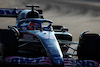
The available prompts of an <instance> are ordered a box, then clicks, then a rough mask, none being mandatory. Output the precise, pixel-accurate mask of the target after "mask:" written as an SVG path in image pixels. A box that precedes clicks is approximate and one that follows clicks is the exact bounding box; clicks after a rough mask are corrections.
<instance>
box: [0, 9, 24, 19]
mask: <svg viewBox="0 0 100 67" xmlns="http://www.w3.org/2000/svg"><path fill="white" fill-rule="evenodd" d="M16 11H17V13H16ZM22 11H23V9H16V10H15V9H9V8H0V17H16V16H17V14H19V13H20V12H22Z"/></svg>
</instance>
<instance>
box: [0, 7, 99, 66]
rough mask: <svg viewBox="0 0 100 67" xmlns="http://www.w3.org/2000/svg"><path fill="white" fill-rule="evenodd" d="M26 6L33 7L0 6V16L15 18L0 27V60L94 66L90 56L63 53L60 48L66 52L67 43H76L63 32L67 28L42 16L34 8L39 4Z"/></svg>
mask: <svg viewBox="0 0 100 67" xmlns="http://www.w3.org/2000/svg"><path fill="white" fill-rule="evenodd" d="M27 7H31V8H32V10H26V9H3V8H1V9H0V16H1V17H16V18H17V20H16V25H15V26H8V29H0V63H5V64H6V63H7V64H19V65H21V64H23V65H34V64H38V65H41V64H46V65H53V66H64V65H72V64H77V65H93V66H97V63H96V62H94V61H91V60H84V61H83V60H73V59H70V58H68V56H65V54H64V53H63V52H67V51H66V50H68V48H66V47H68V46H67V45H70V44H75V43H74V42H72V35H71V34H70V33H68V32H66V31H68V29H66V28H64V27H62V26H58V25H56V26H54V25H52V23H53V22H52V21H51V20H47V19H44V18H43V15H42V10H38V9H35V8H39V6H33V5H28V6H27ZM58 27H60V28H58ZM57 29H58V30H59V31H57ZM79 58H81V57H80V53H79ZM85 62H86V63H85Z"/></svg>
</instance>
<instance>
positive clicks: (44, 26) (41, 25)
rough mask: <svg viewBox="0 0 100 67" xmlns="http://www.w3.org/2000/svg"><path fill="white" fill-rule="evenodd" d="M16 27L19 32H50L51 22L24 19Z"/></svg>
mask: <svg viewBox="0 0 100 67" xmlns="http://www.w3.org/2000/svg"><path fill="white" fill-rule="evenodd" d="M17 27H18V28H19V29H21V30H38V31H39V30H40V31H50V30H52V22H50V21H44V19H42V20H39V19H30V20H28V19H27V20H26V19H25V20H22V21H21V22H19V23H18V25H17Z"/></svg>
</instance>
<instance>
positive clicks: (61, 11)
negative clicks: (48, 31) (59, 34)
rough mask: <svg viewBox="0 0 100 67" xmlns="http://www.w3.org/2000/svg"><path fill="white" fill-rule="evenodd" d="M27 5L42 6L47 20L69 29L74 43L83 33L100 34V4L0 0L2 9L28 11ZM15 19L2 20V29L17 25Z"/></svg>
mask: <svg viewBox="0 0 100 67" xmlns="http://www.w3.org/2000/svg"><path fill="white" fill-rule="evenodd" d="M26 4H36V5H40V7H41V9H43V13H44V14H43V15H44V18H45V19H50V20H52V21H53V22H54V24H56V25H63V26H65V27H68V28H69V32H70V33H71V34H72V35H73V41H78V39H79V36H80V34H81V32H83V31H84V30H89V31H90V32H92V33H98V34H100V3H99V2H98V1H83V0H0V8H14V7H18V8H21V9H24V8H25V9H26V7H25V5H26ZM15 23H16V19H15V18H0V28H7V26H8V25H15Z"/></svg>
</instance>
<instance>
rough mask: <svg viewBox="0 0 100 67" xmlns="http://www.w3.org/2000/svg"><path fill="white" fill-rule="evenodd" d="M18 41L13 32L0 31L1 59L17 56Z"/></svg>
mask: <svg viewBox="0 0 100 67" xmlns="http://www.w3.org/2000/svg"><path fill="white" fill-rule="evenodd" d="M17 47H18V40H17V38H16V36H15V33H14V32H13V31H11V30H7V29H0V57H7V56H16V54H17V51H18V48H17Z"/></svg>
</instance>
